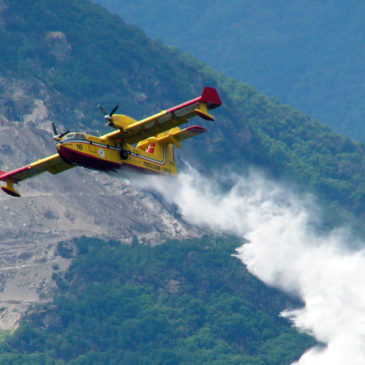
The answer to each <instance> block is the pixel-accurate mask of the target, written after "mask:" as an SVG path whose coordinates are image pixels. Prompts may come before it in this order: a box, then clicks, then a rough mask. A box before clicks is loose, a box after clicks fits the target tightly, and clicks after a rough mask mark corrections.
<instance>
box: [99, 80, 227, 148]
mask: <svg viewBox="0 0 365 365" xmlns="http://www.w3.org/2000/svg"><path fill="white" fill-rule="evenodd" d="M220 105H222V102H221V99H220V97H219V95H218V92H217V90H216V89H214V88H211V87H206V88H204V91H203V93H202V95H201V96H199V97H197V98H195V99H192V100H190V101H187V102H185V103H183V104H180V105H177V106H175V107H173V108H171V109H168V110H163V111H161V112H160V113H157V114H155V115H152V116H151V117H148V118H146V119H143V120H141V121H136V120H134V119H133V118H130V117H128V116H125V115H120V114H119V115H118V114H114V115H113V116H112V117H111V123H110V124H111V125H112V126H114V127H115V128H118V130H117V131H115V132H111V133H108V134H106V135H104V136H103V137H102V138H104V139H109V140H120V141H122V142H124V143H129V144H134V143H137V142H139V141H143V140H145V139H147V138H149V137H152V136H155V135H157V134H159V133H161V132H163V131H166V130H169V129H171V128H174V127H176V126H178V125H181V124H183V123H186V122H187V121H188V120H189V119H190V118H192V117H194V116H196V115H198V116H200V117H201V118H203V119H206V120H211V121H213V120H214V118H213V116H212V115H211V114H209V112H208V110H209V109H214V108H216V107H219V106H220Z"/></svg>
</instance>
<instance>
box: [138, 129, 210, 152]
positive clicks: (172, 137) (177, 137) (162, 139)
mask: <svg viewBox="0 0 365 365" xmlns="http://www.w3.org/2000/svg"><path fill="white" fill-rule="evenodd" d="M206 131H207V130H206V129H205V128H203V127H200V126H198V125H195V126H192V127H189V128H185V129H183V130H180V129H179V128H173V129H172V130H171V131H170V132H169V133H168V134H166V135H164V136H158V137H150V138H147V139H145V140H144V141H141V142H139V143H138V145H137V148H140V149H142V150H145V149H146V148H147V147H148V146H149V145H150V144H151V143H159V144H161V145H166V144H174V145H175V146H176V147H179V148H181V147H182V146H181V142H182V141H185V140H186V139H189V138H192V137H195V136H198V135H199V134H202V133H205V132H206Z"/></svg>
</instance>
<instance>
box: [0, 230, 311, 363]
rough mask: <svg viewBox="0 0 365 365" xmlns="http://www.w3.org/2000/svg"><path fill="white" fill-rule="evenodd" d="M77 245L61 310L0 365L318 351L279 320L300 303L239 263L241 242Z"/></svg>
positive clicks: (63, 278)
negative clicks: (286, 309)
mask: <svg viewBox="0 0 365 365" xmlns="http://www.w3.org/2000/svg"><path fill="white" fill-rule="evenodd" d="M75 244H76V247H77V251H78V256H77V257H76V258H75V259H74V261H73V264H72V265H71V267H70V269H69V270H68V271H67V272H66V273H65V274H64V275H63V274H61V273H57V272H55V274H54V279H55V280H56V281H57V283H58V286H59V289H60V293H59V294H58V295H57V297H56V298H55V302H54V303H53V304H49V305H46V306H45V307H44V308H40V309H38V310H36V311H33V313H32V314H31V315H29V316H28V319H27V322H24V323H23V325H22V326H21V327H20V328H19V329H18V330H17V331H16V332H15V334H14V335H12V336H9V337H6V338H5V340H4V341H3V342H2V343H1V344H0V362H1V364H13V363H22V364H44V363H47V364H51V363H59V364H65V363H67V364H134V365H138V364H140V365H142V364H143V365H144V364H146V365H147V364H148V365H151V364H165V365H167V364H171V365H173V364H186V365H187V364H209V365H210V364H216V365H218V364H232V365H233V364H237V365H238V364H252V365H261V364H262V365H264V364H268V363H269V364H270V365H275V364H277V365H279V364H289V363H291V362H292V361H294V360H296V359H298V357H299V356H300V355H301V354H302V353H303V351H305V350H306V349H307V348H308V347H310V346H312V345H314V344H315V342H314V341H313V339H311V338H310V337H309V336H307V335H305V334H299V333H297V332H296V331H295V329H294V328H293V327H291V325H290V324H289V323H288V322H287V320H284V319H283V318H281V317H279V316H278V314H279V313H280V311H281V310H283V309H284V307H283V306H284V305H290V306H297V305H299V304H300V303H298V302H296V301H295V300H293V299H289V298H287V297H285V296H284V295H283V294H281V293H279V292H278V291H276V290H274V289H270V288H267V287H265V286H264V285H263V284H262V283H261V282H259V281H258V280H257V279H255V278H254V277H253V276H251V275H250V274H249V273H248V272H247V270H246V269H245V267H244V266H243V265H242V264H241V262H240V261H239V260H238V259H237V258H235V257H232V253H234V248H235V247H236V246H237V245H239V244H240V243H239V242H238V241H236V240H232V239H227V238H226V239H215V238H209V237H206V238H205V239H203V240H195V241H184V242H177V241H172V242H169V243H166V244H164V245H161V246H157V247H154V248H152V247H146V246H142V245H133V246H126V245H121V244H120V243H119V242H103V241H100V240H97V239H88V238H82V239H79V240H77V241H76V242H75ZM67 247H70V243H66V242H64V243H60V250H59V251H60V254H64V255H65V254H66V255H67V254H68V252H69V251H68V250H67Z"/></svg>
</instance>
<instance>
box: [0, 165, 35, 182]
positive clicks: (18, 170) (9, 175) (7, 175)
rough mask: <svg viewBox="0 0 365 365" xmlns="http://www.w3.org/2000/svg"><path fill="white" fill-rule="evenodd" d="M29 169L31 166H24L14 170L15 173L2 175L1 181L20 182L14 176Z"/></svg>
mask: <svg viewBox="0 0 365 365" xmlns="http://www.w3.org/2000/svg"><path fill="white" fill-rule="evenodd" d="M29 168H30V165H27V166H23V167H21V168H19V169H17V170H14V171H10V172H5V173H4V174H1V173H0V180H6V179H8V178H10V179H11V180H12V181H13V182H17V181H18V180H17V178H16V177H15V178H14V177H13V176H14V175H16V174H18V173H19V172H23V171H25V170H27V169H29Z"/></svg>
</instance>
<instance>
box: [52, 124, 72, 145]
mask: <svg viewBox="0 0 365 365" xmlns="http://www.w3.org/2000/svg"><path fill="white" fill-rule="evenodd" d="M52 129H53V133H54V135H53V139H54V140H55V141H60V140H61V138H62V137H63V136H64V135H66V134H67V133H70V131H69V130H67V131H66V132H63V133H60V134H58V131H57V128H56V125H55V124H54V123H53V122H52Z"/></svg>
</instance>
